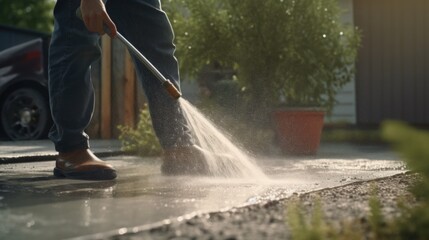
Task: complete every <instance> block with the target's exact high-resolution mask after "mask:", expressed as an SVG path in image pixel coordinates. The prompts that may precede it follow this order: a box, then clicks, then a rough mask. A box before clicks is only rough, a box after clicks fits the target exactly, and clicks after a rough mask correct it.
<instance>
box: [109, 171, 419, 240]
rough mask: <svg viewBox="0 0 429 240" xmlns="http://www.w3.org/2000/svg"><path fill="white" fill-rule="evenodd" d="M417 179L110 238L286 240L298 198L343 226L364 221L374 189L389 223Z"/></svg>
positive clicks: (353, 187)
mask: <svg viewBox="0 0 429 240" xmlns="http://www.w3.org/2000/svg"><path fill="white" fill-rule="evenodd" d="M417 179H418V175H417V174H413V173H404V174H398V175H394V176H390V177H386V178H381V179H375V180H370V181H363V182H355V183H350V184H348V185H343V186H340V187H335V188H327V189H323V190H318V191H314V192H310V193H304V194H301V195H298V194H295V195H293V196H292V197H289V198H286V199H280V200H274V201H269V202H265V203H260V204H255V205H249V206H245V207H240V208H232V209H229V210H226V211H221V212H213V213H204V214H198V215H190V216H188V217H184V218H183V219H182V218H181V219H178V220H172V221H169V222H166V223H165V224H162V225H160V226H153V227H152V228H149V229H140V230H139V229H135V231H134V232H132V231H131V232H129V231H128V232H127V233H124V234H122V235H116V236H111V237H110V239H120V240H123V239H127V240H128V239H130V240H134V239H154V240H158V239H159V240H161V239H177V240H178V239H226V240H233V239H290V232H289V229H288V226H287V225H288V224H287V220H286V219H287V217H286V215H287V214H286V212H287V208H288V206H290V205H291V201H293V202H296V200H298V199H299V202H300V203H301V205H302V207H303V211H304V212H306V213H309V212H311V211H312V209H313V207H314V205H315V204H314V203H315V202H316V201H318V200H317V199H320V202H321V204H322V209H323V212H324V217H325V219H326V220H327V222H329V223H330V224H331V225H333V226H339V225H340V224H341V223H344V222H353V221H356V220H357V221H359V222H361V223H363V224H365V223H367V222H368V217H367V216H368V213H369V207H368V200H369V199H370V197H371V196H372V195H373V192H374V191H373V189H374V188H375V189H377V196H378V197H379V199H380V202H381V206H382V208H381V210H382V212H383V214H384V216H386V217H387V218H391V217H393V216H396V215H398V214H399V209H398V207H397V202H398V200H399V199H402V201H404V202H405V203H407V204H414V203H415V199H414V197H413V196H412V194H411V193H410V192H409V186H410V185H412V183H413V182H415V181H416V180H417Z"/></svg>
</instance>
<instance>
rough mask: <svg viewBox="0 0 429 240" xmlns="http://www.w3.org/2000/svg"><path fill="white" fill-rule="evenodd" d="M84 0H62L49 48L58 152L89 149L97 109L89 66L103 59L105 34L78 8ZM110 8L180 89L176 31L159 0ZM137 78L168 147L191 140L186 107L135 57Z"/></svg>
mask: <svg viewBox="0 0 429 240" xmlns="http://www.w3.org/2000/svg"><path fill="white" fill-rule="evenodd" d="M79 5H80V0H58V1H57V3H56V5H55V9H54V17H55V27H54V32H53V34H52V40H51V45H50V52H49V95H50V105H51V112H52V118H53V120H54V126H53V127H52V129H51V131H50V133H49V138H50V139H51V140H52V141H53V143H54V144H55V149H56V150H57V151H59V152H68V151H73V150H77V149H85V148H89V143H88V140H89V137H88V135H87V134H86V133H85V132H84V130H85V128H86V127H87V126H88V125H89V122H90V121H91V117H92V114H93V111H94V88H93V86H92V82H91V78H90V76H89V68H90V65H91V64H92V63H93V62H94V61H96V60H97V59H99V57H100V54H101V51H100V46H99V40H100V36H99V35H98V34H95V33H90V32H88V31H87V29H86V28H85V26H84V24H83V22H82V21H81V20H79V19H78V18H76V16H75V11H76V9H77V8H78V7H79ZM106 9H107V11H108V13H109V15H110V17H111V18H112V20H113V21H114V22H115V24H116V26H117V28H118V31H119V32H120V33H121V34H122V35H124V37H125V38H127V39H128V40H129V41H130V42H131V43H133V44H134V45H135V47H136V48H137V49H139V51H140V52H142V53H143V55H145V56H146V58H148V59H149V61H151V62H152V64H153V65H155V66H156V67H157V68H158V70H159V71H160V72H161V73H162V74H164V76H165V77H166V78H168V79H170V80H171V81H172V82H173V83H174V84H175V85H176V87H177V88H178V89H180V88H179V87H180V82H179V73H178V64H177V61H176V58H175V57H174V51H175V46H174V45H173V38H174V35H173V31H172V29H171V25H170V22H169V20H168V18H167V16H166V14H165V13H164V12H163V11H162V10H161V6H160V1H159V0H108V1H107V3H106ZM133 60H134V63H135V66H136V71H137V76H138V79H139V80H140V81H141V82H142V86H143V88H144V92H145V94H146V97H147V99H148V105H149V110H150V114H151V117H152V123H153V127H154V129H155V132H156V134H157V136H158V139H159V141H160V143H161V146H162V147H163V148H172V147H175V146H185V145H189V144H191V141H192V140H191V137H190V134H189V128H188V126H187V124H186V121H185V120H184V117H183V114H182V112H181V108H180V106H179V104H178V102H177V101H176V100H174V99H173V98H172V97H171V96H169V95H168V93H167V92H166V91H165V89H164V88H163V87H162V86H161V84H160V82H159V80H157V79H156V78H155V77H154V76H153V75H152V74H151V73H150V72H149V71H148V70H147V69H146V68H145V67H144V66H143V65H142V64H141V63H140V62H139V61H138V60H137V59H136V58H134V59H133Z"/></svg>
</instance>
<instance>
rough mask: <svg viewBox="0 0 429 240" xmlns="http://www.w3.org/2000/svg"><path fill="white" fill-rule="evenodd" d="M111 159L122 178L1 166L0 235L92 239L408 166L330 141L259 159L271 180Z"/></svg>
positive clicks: (41, 165) (377, 151) (380, 151)
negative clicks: (165, 171)
mask: <svg viewBox="0 0 429 240" xmlns="http://www.w3.org/2000/svg"><path fill="white" fill-rule="evenodd" d="M107 160H108V161H109V163H111V164H113V165H114V166H115V167H116V168H117V169H118V171H119V177H118V179H117V180H116V181H110V182H88V181H77V180H67V179H55V178H53V177H52V174H51V171H52V167H53V163H52V162H35V163H19V164H5V165H0V239H30V238H31V239H64V238H74V237H84V236H89V237H90V238H91V236H93V235H92V234H96V233H104V234H114V233H120V232H121V231H123V229H124V228H131V227H133V226H142V225H146V224H153V223H157V222H160V221H164V220H166V219H171V218H179V219H180V217H182V216H184V215H185V214H189V213H193V212H208V211H218V210H220V209H226V208H230V207H233V206H241V205H247V204H253V203H259V202H261V201H269V200H272V199H278V198H284V197H288V196H290V195H291V194H293V193H302V192H308V191H313V190H317V189H322V188H327V187H334V186H339V185H344V184H347V183H351V182H355V181H360V180H368V179H374V178H379V177H385V176H390V175H394V174H397V173H401V172H404V171H405V168H404V166H403V164H402V162H401V161H399V160H398V157H397V156H395V155H394V154H393V153H391V152H390V151H388V150H387V149H385V148H382V147H363V146H351V145H341V146H338V145H325V146H323V147H322V149H321V151H320V153H319V154H318V156H317V157H312V158H308V157H301V158H296V157H286V158H283V157H282V158H280V157H277V158H267V157H259V158H258V164H259V165H260V166H261V167H262V169H263V170H264V172H266V173H267V175H269V177H270V180H268V181H266V180H265V181H260V180H258V179H213V178H197V177H164V176H162V175H161V173H160V171H159V165H160V160H159V159H157V158H138V157H134V156H117V157H111V158H108V159H107ZM167 221H168V220H167Z"/></svg>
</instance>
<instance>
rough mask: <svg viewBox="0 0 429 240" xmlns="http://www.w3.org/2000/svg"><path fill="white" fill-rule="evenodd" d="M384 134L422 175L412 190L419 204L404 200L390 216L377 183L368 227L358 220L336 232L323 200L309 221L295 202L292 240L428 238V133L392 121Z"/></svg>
mask: <svg viewBox="0 0 429 240" xmlns="http://www.w3.org/2000/svg"><path fill="white" fill-rule="evenodd" d="M382 136H383V138H384V139H386V140H387V141H389V142H391V143H393V145H394V147H395V148H396V149H397V150H398V151H399V152H400V153H401V154H402V156H403V158H404V160H405V162H406V163H407V165H408V167H409V168H410V169H412V170H413V171H415V172H417V173H419V175H420V176H421V181H419V182H417V183H416V184H415V185H414V186H413V187H412V191H411V192H412V193H413V194H414V196H415V197H416V199H417V201H418V202H417V204H416V205H413V206H410V205H409V204H407V202H406V200H405V199H402V200H400V201H399V202H398V204H397V208H398V209H399V216H397V217H394V218H392V219H387V218H386V217H385V216H384V215H383V213H382V202H381V200H380V198H379V197H378V196H377V195H378V192H377V189H376V188H375V186H374V187H372V191H371V192H372V193H371V197H370V199H369V203H368V204H369V208H370V213H369V216H368V223H369V226H368V227H364V226H361V227H357V225H363V224H362V223H360V224H355V223H358V221H356V220H355V221H352V222H350V223H341V225H340V229H339V231H335V228H334V227H333V226H332V224H330V223H328V222H326V221H324V220H323V216H322V215H321V214H322V212H323V211H322V210H321V208H320V206H321V204H320V200H318V201H319V203H316V207H315V208H314V210H313V213H310V215H311V216H312V218H311V220H310V221H309V220H308V219H307V218H306V214H305V212H304V211H303V210H302V204H301V203H294V204H293V205H291V206H289V207H288V223H289V226H290V229H291V234H292V239H298V240H313V239H314V240H319V239H370V240H384V239H386V240H387V239H388V240H396V239H398V240H399V239H401V240H402V239H404V240H405V239H417V240H424V239H429V231H428V229H429V148H428V145H427V144H428V143H429V133H428V132H424V131H421V130H417V129H415V128H412V127H410V126H407V125H405V124H403V123H400V122H396V121H390V122H386V123H385V124H384V125H383V131H382ZM363 229H364V230H363Z"/></svg>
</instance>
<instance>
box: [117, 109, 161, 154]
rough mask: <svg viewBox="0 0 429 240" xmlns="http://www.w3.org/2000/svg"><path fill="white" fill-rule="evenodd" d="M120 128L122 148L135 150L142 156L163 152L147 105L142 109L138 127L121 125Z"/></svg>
mask: <svg viewBox="0 0 429 240" xmlns="http://www.w3.org/2000/svg"><path fill="white" fill-rule="evenodd" d="M118 129H119V130H120V132H121V133H120V135H119V140H121V141H122V149H123V150H124V151H127V152H135V153H137V154H138V155H141V156H155V155H159V154H160V153H161V152H162V149H161V146H160V144H159V142H158V139H157V137H156V135H155V132H154V130H153V127H152V121H151V118H150V114H149V110H148V108H147V106H145V107H144V108H143V109H142V110H141V111H140V115H139V122H138V123H137V127H136V128H132V127H130V126H123V125H120V126H118Z"/></svg>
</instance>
